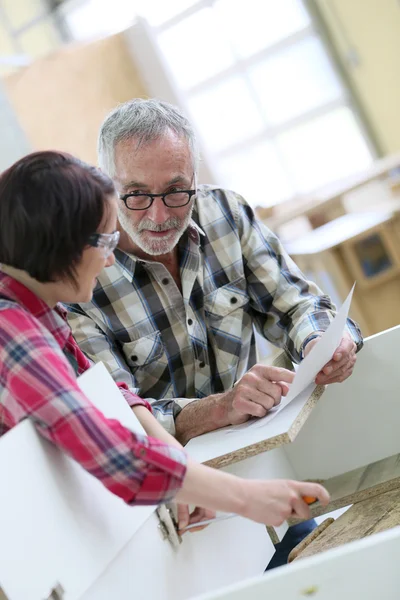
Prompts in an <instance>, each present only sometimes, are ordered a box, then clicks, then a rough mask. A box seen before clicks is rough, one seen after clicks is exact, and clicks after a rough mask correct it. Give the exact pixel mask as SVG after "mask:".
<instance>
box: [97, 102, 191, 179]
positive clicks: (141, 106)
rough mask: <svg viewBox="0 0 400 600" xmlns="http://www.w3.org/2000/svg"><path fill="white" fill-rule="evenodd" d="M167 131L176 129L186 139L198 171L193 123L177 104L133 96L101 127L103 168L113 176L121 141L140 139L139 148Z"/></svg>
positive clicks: (100, 160) (109, 116) (118, 107)
mask: <svg viewBox="0 0 400 600" xmlns="http://www.w3.org/2000/svg"><path fill="white" fill-rule="evenodd" d="M167 131H174V132H175V133H176V134H177V135H178V136H181V137H184V138H185V139H186V140H187V142H188V145H189V149H190V152H191V154H192V158H193V166H194V170H195V172H196V171H197V166H198V161H199V149H198V145H197V140H196V136H195V133H194V131H193V128H192V126H191V124H190V123H189V121H188V120H187V119H186V117H185V116H184V115H183V114H182V112H181V111H180V110H179V109H178V108H177V107H176V106H173V105H172V104H168V102H162V101H161V100H157V99H155V98H151V99H149V100H143V99H142V98H134V99H133V100H129V101H128V102H125V103H124V104H120V105H119V106H117V107H116V108H115V109H114V110H112V111H111V112H110V113H109V114H108V115H107V117H106V118H105V120H104V121H103V123H102V125H101V127H100V132H99V137H98V143H97V153H98V160H99V166H100V168H101V169H102V170H103V171H104V172H105V173H107V175H109V176H110V177H111V178H113V177H114V176H115V160H114V152H115V147H116V145H117V144H118V143H119V142H121V141H123V140H128V139H131V138H137V140H138V147H139V146H141V145H142V144H146V143H148V142H152V141H154V140H156V139H159V138H160V137H162V136H163V135H164V134H165V133H166V132H167Z"/></svg>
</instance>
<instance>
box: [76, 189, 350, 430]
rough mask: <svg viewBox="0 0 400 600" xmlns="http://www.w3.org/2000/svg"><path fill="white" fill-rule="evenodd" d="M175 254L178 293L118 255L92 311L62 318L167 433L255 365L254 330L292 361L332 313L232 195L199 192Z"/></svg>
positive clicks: (160, 273)
mask: <svg viewBox="0 0 400 600" xmlns="http://www.w3.org/2000/svg"><path fill="white" fill-rule="evenodd" d="M178 249H179V261H180V273H181V279H182V293H181V292H180V290H179V288H178V287H177V285H176V284H175V282H174V280H173V278H172V277H171V275H170V274H169V272H168V271H167V269H166V268H165V267H164V266H163V265H162V264H160V263H157V262H150V261H149V262H146V261H143V260H139V259H137V258H136V257H135V256H133V255H128V254H125V253H123V252H121V251H120V250H116V252H115V255H116V263H115V264H114V265H113V266H112V267H109V268H107V269H105V270H104V271H103V273H102V274H101V275H100V277H99V283H98V285H97V287H96V289H95V291H94V296H93V300H92V302H90V303H88V304H81V305H79V306H78V305H74V306H73V307H71V311H72V312H69V314H68V319H69V322H70V324H71V327H72V332H73V335H74V336H75V339H76V340H77V342H78V343H79V345H80V347H81V348H82V350H83V351H84V352H85V353H87V355H88V356H89V357H90V358H92V359H93V360H95V361H99V360H101V361H103V362H104V363H105V365H106V366H107V368H108V370H109V371H110V373H111V374H112V376H113V377H114V379H117V380H120V381H125V382H126V383H127V384H128V385H129V386H131V388H133V389H134V391H135V392H136V393H138V394H140V395H141V396H142V397H144V398H148V399H149V401H150V402H151V403H152V406H153V410H154V412H155V415H156V416H157V418H158V419H159V420H160V421H161V423H162V424H163V425H164V427H166V429H168V430H169V431H170V432H171V433H174V418H176V416H177V414H179V411H180V410H181V409H182V408H183V407H184V406H185V405H186V404H187V403H189V402H192V401H193V400H195V399H199V398H204V397H206V396H209V395H210V394H213V393H217V392H223V391H225V390H228V389H230V388H231V387H232V386H233V384H234V383H235V381H237V380H238V379H239V378H240V377H241V376H242V375H243V374H244V373H245V372H246V371H247V370H248V369H249V368H250V367H251V366H252V365H254V364H255V360H256V354H255V340H254V331H253V327H254V328H255V329H256V330H258V332H259V333H261V335H263V336H264V337H265V338H266V339H267V340H269V341H270V342H271V343H272V344H274V345H276V346H278V347H281V348H284V349H285V350H286V351H287V352H288V354H289V355H290V356H291V358H292V359H293V360H294V361H295V362H299V360H301V353H302V349H303V346H304V345H305V342H307V341H308V340H309V339H310V338H311V337H312V336H313V334H314V335H315V332H316V331H325V330H326V329H327V327H328V325H329V323H330V321H331V319H332V316H333V314H334V306H333V305H332V303H331V301H330V299H329V298H328V297H327V296H323V295H322V293H321V291H320V290H319V289H318V287H317V286H316V285H314V284H313V283H311V282H309V281H306V280H305V279H304V276H303V274H302V273H301V272H300V271H299V269H298V268H297V267H296V265H295V264H294V263H293V261H292V260H291V259H290V258H289V256H288V255H287V254H286V252H285V251H284V249H283V248H282V246H281V244H280V242H279V241H278V239H277V238H276V237H275V236H274V235H273V234H272V233H271V232H270V231H269V230H268V229H267V228H266V227H265V226H264V225H262V224H261V223H259V222H258V221H257V220H255V217H254V215H253V212H252V210H251V209H250V207H249V206H248V205H247V204H246V202H245V201H244V200H243V198H242V197H240V196H238V195H237V194H235V193H233V192H228V191H225V190H222V189H220V188H216V187H212V186H200V187H199V193H198V197H197V200H196V204H195V208H194V212H193V220H192V223H191V225H190V226H189V228H188V230H187V232H186V233H185V234H184V235H183V236H182V238H181V240H180V242H179V244H178ZM349 328H350V331H351V333H352V335H353V339H354V340H355V341H356V342H357V343H358V345H359V346H361V344H362V338H361V333H360V331H359V329H358V327H357V326H356V325H355V324H354V323H353V322H350V321H349Z"/></svg>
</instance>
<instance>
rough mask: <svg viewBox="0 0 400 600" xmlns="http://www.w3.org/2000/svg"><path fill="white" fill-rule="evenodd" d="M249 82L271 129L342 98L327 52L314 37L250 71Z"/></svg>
mask: <svg viewBox="0 0 400 600" xmlns="http://www.w3.org/2000/svg"><path fill="white" fill-rule="evenodd" d="M250 78H251V81H252V83H253V85H254V88H255V90H256V93H257V94H258V96H259V98H260V100H261V103H262V105H263V107H264V110H265V115H266V117H267V119H268V122H269V123H271V124H272V125H277V124H279V123H283V122H285V121H288V120H289V119H292V118H294V117H296V116H298V115H301V114H302V113H304V112H307V111H309V110H311V109H313V108H317V107H318V106H321V105H322V104H324V103H326V102H329V101H331V100H336V99H338V98H340V97H341V96H342V95H343V93H342V89H341V85H340V82H339V80H338V78H337V76H336V74H335V72H334V70H333V69H332V67H331V64H330V62H329V60H328V58H327V56H326V52H325V50H324V48H323V46H322V44H321V43H320V42H319V40H317V39H316V38H314V37H312V38H310V39H308V40H304V41H303V42H300V43H298V44H296V45H294V46H292V47H291V48H288V49H287V50H285V51H283V52H280V53H279V54H277V55H275V56H273V57H271V58H269V59H268V60H266V61H263V62H262V63H261V64H259V65H257V66H256V67H254V68H252V69H251V70H250Z"/></svg>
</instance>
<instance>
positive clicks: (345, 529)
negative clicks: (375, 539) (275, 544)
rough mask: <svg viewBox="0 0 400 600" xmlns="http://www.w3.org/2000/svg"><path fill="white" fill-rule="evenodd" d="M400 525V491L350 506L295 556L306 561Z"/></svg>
mask: <svg viewBox="0 0 400 600" xmlns="http://www.w3.org/2000/svg"><path fill="white" fill-rule="evenodd" d="M398 525H400V489H397V490H393V491H391V492H386V493H385V494H381V495H379V496H374V497H373V498H368V499H367V500H364V501H363V502H359V503H358V504H354V505H353V506H352V507H351V508H349V510H347V511H346V512H345V513H343V514H342V515H340V517H339V518H338V519H336V521H334V522H333V523H332V524H331V525H330V526H329V527H328V528H327V529H325V531H323V532H322V533H321V535H320V536H319V537H317V538H316V539H315V540H314V541H312V542H311V543H310V544H309V545H307V546H306V547H305V549H304V550H303V551H302V552H301V553H300V554H299V555H298V556H297V557H296V558H297V559H299V558H306V557H308V556H313V555H314V554H319V553H320V552H325V551H326V550H330V549H331V548H337V547H338V546H342V545H343V544H348V543H349V542H353V541H354V540H359V539H362V538H364V537H367V536H369V535H372V534H374V533H379V532H381V531H386V530H387V529H392V528H393V527H397V526H398Z"/></svg>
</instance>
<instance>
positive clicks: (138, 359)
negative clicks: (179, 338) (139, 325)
mask: <svg viewBox="0 0 400 600" xmlns="http://www.w3.org/2000/svg"><path fill="white" fill-rule="evenodd" d="M122 351H123V353H124V356H125V360H126V362H127V364H128V365H129V367H130V369H132V370H135V369H138V368H139V369H140V368H141V367H148V366H150V365H151V364H153V363H154V362H156V361H159V360H160V359H161V357H162V356H163V354H164V344H163V342H162V339H161V335H160V332H159V331H155V332H154V333H151V334H149V335H146V336H144V337H141V338H139V339H137V340H133V341H132V342H127V343H125V344H122Z"/></svg>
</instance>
